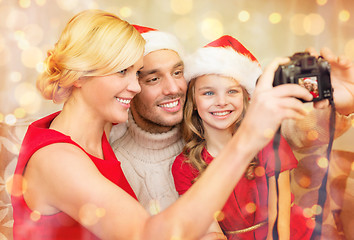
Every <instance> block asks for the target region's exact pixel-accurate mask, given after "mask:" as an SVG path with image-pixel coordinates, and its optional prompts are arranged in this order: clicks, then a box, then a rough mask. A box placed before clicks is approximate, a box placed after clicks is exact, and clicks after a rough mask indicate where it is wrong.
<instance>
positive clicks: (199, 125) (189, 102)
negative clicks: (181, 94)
mask: <svg viewBox="0 0 354 240" xmlns="http://www.w3.org/2000/svg"><path fill="white" fill-rule="evenodd" d="M197 79H198V78H193V79H192V80H191V81H190V82H189V85H188V89H187V99H186V103H185V105H184V110H183V123H182V135H183V138H184V140H185V142H186V144H185V146H184V148H183V154H184V155H185V156H186V159H187V160H186V162H187V163H189V164H191V165H192V166H193V167H194V168H195V169H196V170H198V172H199V175H198V177H196V179H194V181H196V180H197V179H198V178H199V177H200V176H201V174H202V173H203V172H204V171H205V169H206V168H207V166H208V164H207V163H206V162H205V160H204V159H203V157H202V151H203V148H204V147H205V146H206V141H205V138H204V127H203V121H202V119H201V118H200V116H199V114H198V111H197V109H196V103H195V91H194V86H195V82H196V81H197ZM242 92H243V110H242V113H241V116H240V117H239V118H238V119H237V120H236V122H235V123H234V125H233V133H232V134H234V133H235V132H236V130H237V128H238V127H239V126H240V124H241V122H242V119H243V118H244V116H245V114H246V111H247V108H248V105H249V93H248V92H247V90H246V89H245V88H244V87H243V86H242ZM256 161H257V159H254V161H252V163H251V164H250V166H254V165H255V162H256ZM248 172H249V170H248V169H247V170H246V177H247V176H248V175H249V173H248Z"/></svg>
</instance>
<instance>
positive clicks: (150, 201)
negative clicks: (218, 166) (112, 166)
mask: <svg viewBox="0 0 354 240" xmlns="http://www.w3.org/2000/svg"><path fill="white" fill-rule="evenodd" d="M135 27H136V29H138V31H139V32H140V33H141V34H142V36H143V37H144V38H145V40H146V45H145V53H144V67H143V68H142V70H141V72H140V74H139V83H140V86H141V92H140V93H139V94H137V95H136V96H135V97H134V99H133V100H132V102H131V108H130V112H129V120H128V123H127V125H126V126H124V125H123V126H121V124H120V125H116V126H113V128H112V132H111V145H112V148H113V150H114V152H115V154H116V156H117V158H118V159H119V161H120V162H121V164H122V168H123V171H124V174H125V176H126V178H127V179H128V181H129V183H130V185H131V187H132V188H133V190H134V192H135V194H136V196H137V198H138V200H139V202H140V203H141V204H142V205H143V207H144V208H145V209H147V210H148V211H149V212H150V213H151V214H154V213H157V212H159V211H161V210H163V209H165V208H166V207H168V206H169V205H170V204H171V203H173V202H174V201H175V200H177V198H178V194H177V192H176V190H175V186H174V182H173V177H172V174H171V166H172V163H173V161H174V160H175V157H176V156H177V155H178V154H179V153H180V152H181V151H182V148H183V146H184V143H183V140H182V138H181V135H180V130H179V123H181V121H182V118H183V105H184V102H185V94H186V90H187V83H186V80H185V79H184V76H183V67H184V66H183V62H182V58H181V57H182V56H183V48H182V46H181V44H180V43H179V41H178V40H177V39H176V38H175V37H174V36H173V35H171V34H168V33H165V32H160V31H157V30H155V29H151V28H146V27H141V26H135Z"/></svg>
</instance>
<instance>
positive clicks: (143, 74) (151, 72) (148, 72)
mask: <svg viewBox="0 0 354 240" xmlns="http://www.w3.org/2000/svg"><path fill="white" fill-rule="evenodd" d="M158 71H159V70H158V69H151V70H149V71H144V67H143V68H142V69H141V70H140V75H141V76H146V75H150V74H154V73H157V72H158Z"/></svg>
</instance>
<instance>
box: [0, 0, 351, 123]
mask: <svg viewBox="0 0 354 240" xmlns="http://www.w3.org/2000/svg"><path fill="white" fill-rule="evenodd" d="M89 8H99V9H103V10H106V11H110V12H113V13H116V14H117V15H119V16H120V17H122V18H124V19H126V20H128V21H129V22H130V23H134V24H140V25H144V26H149V27H153V28H157V29H160V30H163V31H168V32H172V33H174V34H175V35H176V36H177V37H178V38H179V39H180V40H181V41H182V43H183V44H184V45H185V48H186V50H187V52H192V51H194V50H195V49H196V48H197V47H200V46H203V45H205V44H207V43H208V42H210V41H212V40H214V39H216V38H218V37H219V36H221V35H223V34H229V35H232V36H234V37H235V38H237V39H238V40H239V41H241V42H242V43H243V44H244V45H245V46H246V47H247V48H248V49H249V50H251V52H252V53H253V54H254V55H255V56H256V57H257V58H258V60H259V61H260V63H261V64H262V66H265V65H266V64H267V63H268V62H269V61H270V60H271V59H273V58H274V57H276V56H288V55H291V54H293V53H294V52H296V51H303V50H305V48H306V47H309V46H313V47H315V48H316V49H317V50H319V49H320V48H321V47H324V46H327V47H330V48H331V49H332V50H333V51H334V52H335V53H337V54H341V55H347V56H348V57H350V58H351V59H354V1H353V0H287V1H283V0H267V1H265V0H252V1H250V0H134V1H131V0H0V16H1V22H0V71H1V85H0V122H3V123H6V124H9V125H13V124H16V123H19V122H21V121H28V120H29V119H36V118H38V117H40V116H43V115H45V114H47V113H50V112H53V111H55V110H57V109H60V108H61V106H56V105H54V104H52V103H51V102H49V101H44V100H42V98H41V96H40V95H39V93H38V92H37V90H36V89H35V87H34V86H35V80H36V77H37V75H38V73H39V72H40V71H41V70H42V61H43V59H44V57H45V55H46V51H47V50H48V49H50V48H51V47H52V46H53V45H54V43H55V42H56V40H57V39H58V37H59V34H60V32H61V31H62V29H63V28H64V25H65V24H66V23H67V21H68V20H69V19H70V18H71V17H72V16H73V15H74V14H76V13H78V12H79V11H82V10H84V9H89Z"/></svg>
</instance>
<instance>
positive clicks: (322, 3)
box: [316, 0, 327, 6]
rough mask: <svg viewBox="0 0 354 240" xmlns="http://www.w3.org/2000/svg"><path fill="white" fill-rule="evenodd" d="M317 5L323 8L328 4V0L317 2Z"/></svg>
mask: <svg viewBox="0 0 354 240" xmlns="http://www.w3.org/2000/svg"><path fill="white" fill-rule="evenodd" d="M316 2H317V4H318V5H320V6H323V5H325V4H326V3H327V0H316Z"/></svg>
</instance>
